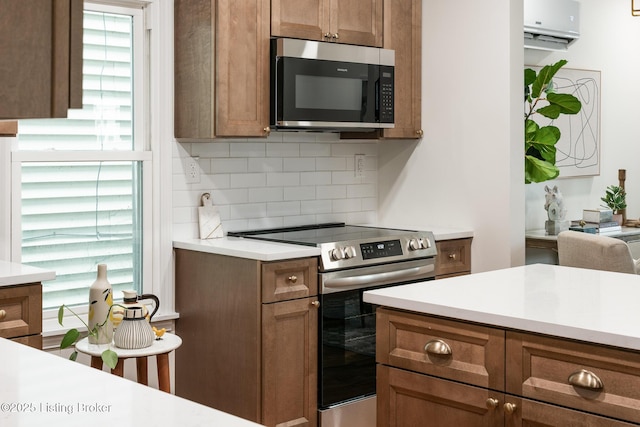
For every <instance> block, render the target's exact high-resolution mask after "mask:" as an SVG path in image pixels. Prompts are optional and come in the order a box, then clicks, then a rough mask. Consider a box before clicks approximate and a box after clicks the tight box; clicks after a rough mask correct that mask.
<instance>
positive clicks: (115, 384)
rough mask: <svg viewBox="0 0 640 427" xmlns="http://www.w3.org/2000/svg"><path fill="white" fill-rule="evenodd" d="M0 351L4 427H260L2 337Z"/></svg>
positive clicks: (0, 412) (0, 418)
mask: <svg viewBox="0 0 640 427" xmlns="http://www.w3.org/2000/svg"><path fill="white" fill-rule="evenodd" d="M0 354H1V355H2V359H1V360H2V363H1V364H0V384H2V387H0V425H1V426H3V427H5V426H6V427H12V426H48V427H68V426H74V425H75V426H80V425H83V426H224V427H255V426H258V424H255V423H253V422H250V421H247V420H244V419H241V418H238V417H235V416H233V415H229V414H227V413H224V412H221V411H218V410H215V409H212V408H209V407H207V406H204V405H200V404H197V403H195V402H191V401H189V400H186V399H182V398H180V397H176V396H174V395H173V394H169V393H165V392H162V391H159V390H157V389H155V388H152V387H147V386H144V385H141V384H138V383H136V382H134V381H131V380H128V379H125V378H121V377H118V376H116V375H112V374H110V373H108V372H105V371H100V370H97V369H95V368H91V367H89V366H86V365H83V364H81V363H78V362H72V361H70V360H67V359H65V358H63V357H60V356H56V355H54V354H49V353H46V352H44V351H40V350H36V349H33V348H31V347H27V346H25V345H22V344H18V343H15V342H13V341H9V340H7V339H4V338H0Z"/></svg>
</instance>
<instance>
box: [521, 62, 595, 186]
mask: <svg viewBox="0 0 640 427" xmlns="http://www.w3.org/2000/svg"><path fill="white" fill-rule="evenodd" d="M566 63H567V61H566V60H564V59H562V60H560V61H558V62H556V63H555V64H553V65H547V66H545V67H543V68H542V69H541V70H540V72H539V73H537V74H536V72H535V70H532V69H531V68H527V69H525V70H524V99H525V104H526V105H525V114H524V153H525V155H524V165H525V166H524V171H525V172H524V179H525V183H527V184H529V183H531V182H543V181H548V180H550V179H554V178H557V177H558V175H560V169H558V167H557V166H556V143H557V142H558V140H560V136H561V133H560V129H558V128H557V127H556V126H553V125H547V126H542V127H541V126H539V125H538V123H536V122H535V121H534V119H533V118H534V116H535V115H536V114H539V115H541V116H543V117H546V118H548V119H552V120H554V119H557V118H558V117H560V114H577V113H579V112H580V110H581V109H582V103H581V102H580V100H579V99H578V98H576V97H575V96H573V95H571V94H565V93H556V92H555V91H554V89H555V88H554V85H553V77H554V76H555V75H556V73H557V72H558V70H560V68H562V67H563V66H564V65H565V64H566Z"/></svg>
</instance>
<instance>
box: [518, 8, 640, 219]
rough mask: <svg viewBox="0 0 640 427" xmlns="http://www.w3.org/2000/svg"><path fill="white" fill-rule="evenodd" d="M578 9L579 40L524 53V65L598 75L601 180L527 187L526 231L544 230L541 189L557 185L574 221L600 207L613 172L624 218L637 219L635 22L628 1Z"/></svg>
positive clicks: (639, 139)
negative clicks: (621, 183) (622, 192)
mask: <svg viewBox="0 0 640 427" xmlns="http://www.w3.org/2000/svg"><path fill="white" fill-rule="evenodd" d="M580 7H581V10H580V33H581V34H580V39H579V40H578V41H576V42H575V43H574V44H573V45H572V46H570V47H569V50H568V51H567V52H553V53H550V52H538V51H526V52H525V64H527V65H547V64H550V63H554V62H556V61H557V60H559V59H566V60H567V61H568V64H567V65H565V68H577V69H588V70H599V71H601V117H600V143H601V151H600V154H601V159H600V175H599V176H592V177H580V178H564V179H562V178H559V179H556V180H554V181H548V182H546V183H539V184H530V185H527V186H526V229H540V228H544V221H545V220H546V219H547V216H546V211H545V210H544V193H545V192H544V186H545V185H551V186H552V185H557V186H558V188H559V189H560V191H561V192H562V193H563V195H564V198H565V204H566V205H567V219H579V218H581V217H582V210H583V209H585V208H596V207H599V206H600V205H601V204H602V202H601V201H600V197H602V196H603V195H604V192H605V189H606V187H607V186H608V185H617V184H618V169H626V171H627V180H626V183H625V188H626V190H627V193H628V196H627V204H628V207H627V218H633V219H638V217H640V162H639V161H638V159H639V158H640V126H639V125H638V120H639V119H640V106H639V105H638V102H637V99H638V98H639V97H640V85H638V76H639V75H640V53H639V52H640V50H638V41H640V17H633V16H631V11H630V1H629V0H608V1H606V2H604V1H601V0H580Z"/></svg>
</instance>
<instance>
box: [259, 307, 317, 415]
mask: <svg viewBox="0 0 640 427" xmlns="http://www.w3.org/2000/svg"><path fill="white" fill-rule="evenodd" d="M317 302H318V299H317V298H315V297H312V298H302V299H296V300H291V301H284V302H278V303H273V304H263V306H262V421H261V424H264V425H266V426H269V427H271V426H276V425H287V426H305V427H315V426H316V425H317V385H318V380H317V378H318V310H317V308H316V307H317Z"/></svg>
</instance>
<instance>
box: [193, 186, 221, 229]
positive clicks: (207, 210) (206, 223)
mask: <svg viewBox="0 0 640 427" xmlns="http://www.w3.org/2000/svg"><path fill="white" fill-rule="evenodd" d="M200 200H201V201H202V206H200V207H198V223H199V225H200V238H201V239H215V238H218V237H222V236H223V232H222V223H221V222H220V213H219V212H218V208H217V207H215V206H213V201H212V200H211V194H209V193H204V194H203V195H202V196H201V198H200Z"/></svg>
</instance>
